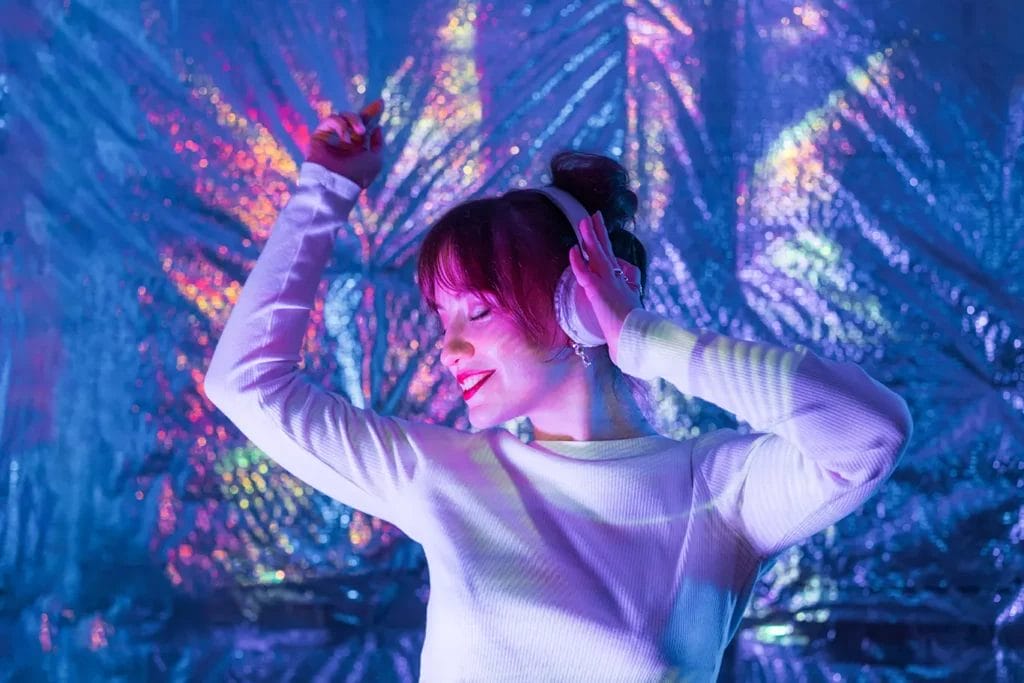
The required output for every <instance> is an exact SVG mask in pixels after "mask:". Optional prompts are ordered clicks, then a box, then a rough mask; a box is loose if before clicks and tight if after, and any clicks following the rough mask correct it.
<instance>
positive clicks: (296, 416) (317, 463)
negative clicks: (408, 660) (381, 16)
mask: <svg viewBox="0 0 1024 683" xmlns="http://www.w3.org/2000/svg"><path fill="white" fill-rule="evenodd" d="M339 125H343V124H339V123H338V122H337V121H335V124H334V126H333V127H328V126H326V125H324V124H322V125H321V128H319V129H318V132H319V131H321V130H332V131H334V130H336V129H337V128H338V126H339ZM350 130H351V129H350ZM350 130H342V131H341V132H342V133H348V134H349V142H351V133H350ZM356 130H357V129H356ZM371 135H372V131H370V132H367V138H368V139H370V140H371V141H373V140H374V138H373V137H370V136H371ZM339 137H340V138H341V140H342V141H344V139H345V135H342V134H339ZM320 142H321V143H322V144H327V143H326V141H324V140H323V139H321V140H320ZM373 144H374V145H375V146H376V149H365V150H363V151H362V152H358V153H359V154H364V153H365V154H367V155H369V154H371V153H372V154H378V155H379V148H380V133H379V129H378V133H377V134H376V138H375V142H374V143H373ZM367 147H369V145H367ZM321 151H323V150H321ZM311 158H316V159H318V160H319V161H322V162H324V163H327V164H331V163H332V161H333V162H337V161H338V159H331V158H324V157H323V156H321V157H316V156H315V155H314V154H311ZM371 161H372V160H371ZM359 164H360V165H358V166H350V167H348V168H351V169H352V171H351V173H350V177H354V178H358V179H359V180H360V183H358V184H357V183H356V182H353V181H352V180H350V179H349V178H347V177H345V176H343V175H341V174H340V173H339V172H333V171H331V170H328V168H326V167H325V166H324V165H321V164H320V163H311V162H307V163H304V164H303V165H302V168H301V170H300V173H299V182H298V187H297V188H296V190H295V193H294V194H293V195H292V197H291V199H290V200H289V202H288V204H287V205H286V206H285V207H284V209H283V210H282V211H281V213H280V215H279V216H278V218H277V222H276V223H275V224H274V228H273V232H272V233H271V236H270V238H269V239H268V240H267V243H266V245H265V246H264V248H263V252H262V253H261V254H260V256H259V258H258V259H257V261H256V265H255V266H254V268H253V270H252V272H251V273H250V274H249V277H248V279H247V280H246V282H245V286H244V287H243V289H242V292H241V294H240V295H239V298H238V301H237V303H236V304H235V306H234V309H233V310H232V312H231V316H230V318H229V319H228V322H227V325H226V326H225V328H224V332H223V333H222V334H221V337H220V340H219V341H218V343H217V347H216V349H215V351H214V354H213V359H212V360H211V362H210V367H209V370H208V372H207V375H206V381H205V387H206V393H207V396H208V397H209V398H210V400H211V401H213V403H214V404H215V405H216V406H217V407H218V408H219V409H220V410H221V411H222V412H224V414H226V415H227V416H228V417H229V418H230V419H231V421H232V422H234V423H235V425H236V426H237V427H238V428H239V429H240V430H241V431H242V433H244V434H245V435H246V436H247V437H248V438H249V439H250V440H251V441H252V442H253V443H254V444H255V445H256V446H257V447H258V448H260V449H261V450H262V451H263V452H265V453H266V454H267V455H268V456H269V457H270V458H272V459H273V460H275V461H276V462H277V463H279V464H280V465H281V466H283V467H284V468H285V469H286V470H288V471H289V472H291V473H292V474H293V475H295V476H296V477H298V478H299V479H301V480H302V481H304V482H306V483H307V484H309V485H310V486H313V487H314V488H316V489H318V490H320V491H322V492H324V493H326V494H327V495H329V496H331V497H332V498H335V499H337V500H339V501H341V502H343V503H345V504H347V505H351V506H352V507H355V508H357V509H359V510H362V511H364V512H367V513H369V514H371V515H374V516H377V517H381V518H384V519H387V520H389V521H392V522H394V523H395V524H397V525H398V526H399V527H401V528H402V529H403V531H406V533H409V534H410V535H415V534H414V532H415V526H416V519H417V518H418V510H417V508H416V504H417V501H418V498H417V495H416V484H417V482H418V480H419V479H420V477H421V476H422V470H423V469H424V467H425V458H426V457H427V454H428V453H438V452H443V451H442V450H441V449H442V448H444V447H445V445H446V444H447V445H448V446H449V447H450V445H451V443H452V441H451V440H452V439H457V438H459V437H465V436H467V435H465V434H464V433H462V432H458V431H456V430H454V429H449V428H445V427H441V426H436V425H429V424H425V423H415V422H410V421H406V420H402V419H399V418H393V417H383V416H380V415H377V414H375V413H373V412H372V411H370V410H364V409H360V408H356V407H354V406H352V405H351V404H350V403H349V402H348V401H346V400H345V399H344V398H343V397H342V396H340V395H339V394H336V393H333V392H330V391H327V390H325V389H323V388H322V387H320V386H317V385H316V384H314V383H313V382H312V381H310V379H309V378H307V377H306V376H304V375H303V374H301V373H300V372H299V369H298V363H299V359H300V356H299V354H300V351H301V347H302V339H303V335H304V334H305V331H306V328H307V325H308V323H309V313H310V310H311V309H312V307H313V304H314V297H315V295H316V290H317V287H318V285H319V283H320V279H321V277H322V275H323V271H324V267H325V266H326V264H327V260H328V258H329V257H330V254H331V252H332V249H333V245H334V238H335V231H336V230H337V229H338V228H339V227H340V226H341V224H342V222H343V221H344V220H345V218H346V217H347V215H348V212H349V210H350V209H351V208H352V205H353V203H354V201H355V198H356V196H357V195H358V193H359V191H360V189H361V186H362V187H365V185H368V184H369V182H370V181H372V180H373V176H375V175H376V171H373V165H372V163H370V164H368V163H367V160H366V159H365V158H364V159H363V160H362V161H359ZM335 168H336V170H338V171H342V170H346V166H345V164H344V163H341V164H335ZM367 168H369V169H370V171H371V172H369V173H364V172H363V170H365V169H367ZM379 168H380V166H379V163H378V164H377V166H376V169H377V170H378V171H379ZM360 169H363V170H360Z"/></svg>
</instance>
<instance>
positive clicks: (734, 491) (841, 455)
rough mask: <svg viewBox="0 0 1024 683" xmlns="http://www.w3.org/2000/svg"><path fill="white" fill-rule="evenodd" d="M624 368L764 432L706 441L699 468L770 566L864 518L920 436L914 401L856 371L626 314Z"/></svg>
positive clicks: (621, 349)
mask: <svg viewBox="0 0 1024 683" xmlns="http://www.w3.org/2000/svg"><path fill="white" fill-rule="evenodd" d="M617 363H618V365H619V367H620V368H621V369H622V370H623V371H624V372H626V373H627V374H630V375H633V376H635V377H640V378H642V379H648V380H649V379H654V378H655V377H661V378H663V379H665V380H667V381H669V382H671V383H672V384H673V385H675V387H676V388H678V389H679V390H680V391H682V392H683V393H685V394H688V395H692V396H698V397H700V398H702V399H704V400H707V401H710V402H712V403H714V404H716V405H718V406H720V407H722V408H724V409H725V410H728V411H729V412H731V413H734V414H735V415H736V416H737V417H738V418H739V419H741V420H743V421H745V422H747V423H749V424H750V425H751V427H753V428H754V429H755V430H756V431H757V432H759V433H758V434H750V435H739V434H737V433H736V432H735V431H734V430H718V431H716V432H712V433H710V434H708V435H706V436H705V437H702V438H701V439H699V440H698V442H697V444H696V447H695V451H694V452H695V457H697V458H698V460H697V462H696V464H695V468H696V474H697V477H698V479H699V480H701V481H702V482H703V483H705V484H706V485H707V487H708V489H709V492H710V494H711V496H712V500H713V501H714V504H715V506H716V508H717V509H718V510H719V512H720V513H721V514H722V515H723V516H724V517H725V519H726V521H727V522H728V523H730V524H731V525H732V526H733V528H734V530H735V531H736V532H737V533H739V534H740V535H742V536H743V537H744V538H746V539H747V541H748V542H749V543H750V544H751V545H752V546H753V548H754V549H755V550H756V551H757V552H759V553H760V554H761V555H763V556H765V557H767V556H769V555H772V554H774V553H776V552H778V551H779V550H782V549H783V548H785V547H787V546H789V545H792V544H793V543H796V542H797V541H799V540H801V539H804V538H806V537H808V536H810V535H812V534H814V533H816V532H817V531H820V530H821V529H824V528H825V527H827V526H828V525H829V524H832V523H834V522H836V521H837V520H839V519H842V518H843V517H845V516H846V515H848V514H849V513H851V512H853V511H854V510H856V509H857V508H858V507H859V506H860V505H862V504H863V503H864V501H865V500H866V499H867V498H868V497H870V496H871V495H872V494H873V493H874V492H875V490H876V489H877V488H878V487H879V486H880V485H881V484H882V483H883V482H884V481H885V480H886V479H887V478H888V477H889V475H890V474H891V473H892V471H893V469H894V468H895V466H896V463H897V461H898V460H899V458H900V456H901V455H902V453H903V451H904V449H905V448H906V445H907V442H908V441H909V439H910V434H911V430H912V426H911V418H910V413H909V412H908V411H907V406H906V403H905V402H904V401H903V399H902V398H900V397H899V396H898V395H897V394H895V393H893V392H892V391H890V390H889V389H887V388H886V387H884V386H883V385H881V384H880V383H878V382H876V381H875V380H874V379H872V378H871V377H869V376H868V375H867V373H865V372H864V371H863V370H862V369H861V368H860V367H858V366H857V365H855V364H853V363H840V362H835V361H829V360H825V359H822V358H820V357H818V356H816V355H815V354H813V353H811V352H809V351H807V350H806V349H803V348H801V347H798V348H797V349H796V350H786V349H783V348H780V347H777V346H772V345H769V344H764V343H758V342H750V341H740V340H736V339H732V338H729V337H726V336H723V335H719V334H715V333H713V332H701V333H696V332H691V331H689V330H686V329H684V328H683V327H681V326H679V325H677V324H676V323H674V322H672V321H670V320H667V319H665V318H662V317H660V316H658V315H656V314H654V313H651V312H649V311H646V310H644V309H642V308H637V309H635V310H633V311H632V312H630V313H629V315H628V316H627V317H626V319H625V322H624V323H623V326H622V331H621V335H620V337H619V339H618V359H617Z"/></svg>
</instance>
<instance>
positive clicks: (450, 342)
mask: <svg viewBox="0 0 1024 683" xmlns="http://www.w3.org/2000/svg"><path fill="white" fill-rule="evenodd" d="M472 355H473V345H472V344H470V343H469V342H468V341H466V338H465V337H464V336H462V333H461V331H459V330H458V329H456V328H455V327H454V326H453V327H451V328H449V329H448V330H446V331H445V333H444V337H442V339H441V364H442V365H444V366H445V367H446V368H448V369H449V370H453V369H454V368H453V366H454V365H455V363H456V361H458V360H459V359H460V358H462V357H470V356H472Z"/></svg>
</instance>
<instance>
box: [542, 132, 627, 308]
mask: <svg viewBox="0 0 1024 683" xmlns="http://www.w3.org/2000/svg"><path fill="white" fill-rule="evenodd" d="M551 179H552V184H553V185H554V186H555V187H557V188H559V189H561V190H565V191H566V192H568V193H569V194H571V195H572V196H573V197H575V198H576V200H577V201H578V202H579V203H580V204H582V205H583V207H584V208H585V209H586V210H587V211H589V212H590V213H594V212H596V211H600V212H601V217H602V218H604V224H605V227H606V228H608V239H609V241H611V243H612V251H614V252H615V255H616V256H619V257H621V258H624V259H626V260H627V261H629V262H630V263H632V264H633V265H635V266H637V267H639V268H640V284H641V286H643V288H644V291H646V289H647V250H646V249H644V245H643V243H642V242H641V241H640V239H639V238H638V237H637V236H636V235H635V234H634V233H633V232H632V231H631V230H630V228H631V227H632V226H633V225H635V222H636V210H637V205H638V204H639V201H638V199H637V196H636V193H635V192H633V190H631V189H630V187H629V173H628V172H627V171H626V169H625V168H623V166H622V164H620V163H619V162H617V161H615V160H614V159H611V158H609V157H606V156H602V155H600V154H588V153H586V152H573V151H564V152H559V153H558V154H556V155H555V156H554V158H553V159H551Z"/></svg>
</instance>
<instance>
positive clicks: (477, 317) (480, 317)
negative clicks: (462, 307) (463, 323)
mask: <svg viewBox="0 0 1024 683" xmlns="http://www.w3.org/2000/svg"><path fill="white" fill-rule="evenodd" d="M490 314H491V309H489V308H488V309H486V310H483V311H481V312H480V313H477V314H476V315H474V316H473V317H472V318H470V320H473V321H476V320H483V319H484V318H486V317H487V316H489V315H490ZM447 332H448V329H447V328H446V327H445V326H444V325H442V326H441V334H446V333H447Z"/></svg>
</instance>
